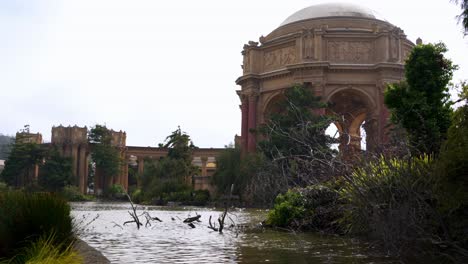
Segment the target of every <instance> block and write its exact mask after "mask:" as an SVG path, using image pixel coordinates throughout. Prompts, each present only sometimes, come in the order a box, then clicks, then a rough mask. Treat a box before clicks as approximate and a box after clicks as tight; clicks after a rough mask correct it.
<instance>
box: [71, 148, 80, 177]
mask: <svg viewBox="0 0 468 264" xmlns="http://www.w3.org/2000/svg"><path fill="white" fill-rule="evenodd" d="M71 158H72V173H73V178H74V184H75V185H76V186H79V184H80V180H79V179H80V178H79V176H80V175H79V174H78V168H79V164H78V146H77V145H76V144H73V145H71Z"/></svg>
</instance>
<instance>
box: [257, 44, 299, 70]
mask: <svg viewBox="0 0 468 264" xmlns="http://www.w3.org/2000/svg"><path fill="white" fill-rule="evenodd" d="M296 61H297V55H296V47H295V46H289V47H285V48H280V49H276V50H271V51H266V52H265V53H264V58H263V65H264V66H265V67H264V68H265V70H266V71H270V70H276V69H279V68H280V67H281V66H285V65H288V64H292V63H295V62H296Z"/></svg>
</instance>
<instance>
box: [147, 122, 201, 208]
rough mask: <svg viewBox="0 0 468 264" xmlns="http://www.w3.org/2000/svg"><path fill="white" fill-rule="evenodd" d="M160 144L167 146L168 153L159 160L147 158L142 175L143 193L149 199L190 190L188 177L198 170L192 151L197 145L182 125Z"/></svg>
mask: <svg viewBox="0 0 468 264" xmlns="http://www.w3.org/2000/svg"><path fill="white" fill-rule="evenodd" d="M159 146H160V147H163V148H167V149H168V155H167V156H166V157H164V158H161V159H159V160H146V161H145V172H144V175H142V183H143V184H142V186H143V187H142V188H143V193H144V195H145V196H146V198H149V199H151V198H155V197H159V198H162V197H163V196H165V195H168V194H170V193H174V192H183V191H187V190H190V188H191V186H190V185H189V184H188V181H187V179H188V178H189V177H190V176H192V175H193V174H195V173H196V172H197V171H198V168H197V167H196V166H194V165H192V151H193V150H194V149H195V148H196V146H195V145H194V144H193V142H192V141H191V140H190V136H189V135H188V134H187V133H185V132H182V130H181V129H180V127H178V128H177V129H176V130H175V131H173V132H172V133H171V134H170V135H169V136H168V137H167V138H166V140H165V142H164V143H161V144H159Z"/></svg>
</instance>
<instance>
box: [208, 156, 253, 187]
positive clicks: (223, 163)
mask: <svg viewBox="0 0 468 264" xmlns="http://www.w3.org/2000/svg"><path fill="white" fill-rule="evenodd" d="M241 162H242V161H241V152H240V149H239V148H226V149H224V150H223V151H222V152H221V154H220V155H219V157H218V158H217V159H216V172H215V173H214V175H213V178H212V181H213V184H214V185H215V186H216V187H217V189H218V192H219V193H221V194H225V193H229V190H230V188H231V186H232V184H234V188H235V189H234V190H233V192H234V193H241V191H242V190H243V189H244V187H245V186H244V185H245V179H244V178H245V177H243V176H245V174H242V173H241Z"/></svg>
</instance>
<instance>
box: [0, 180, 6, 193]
mask: <svg viewBox="0 0 468 264" xmlns="http://www.w3.org/2000/svg"><path fill="white" fill-rule="evenodd" d="M6 191H8V185H7V184H6V183H4V182H0V193H1V192H6Z"/></svg>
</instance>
